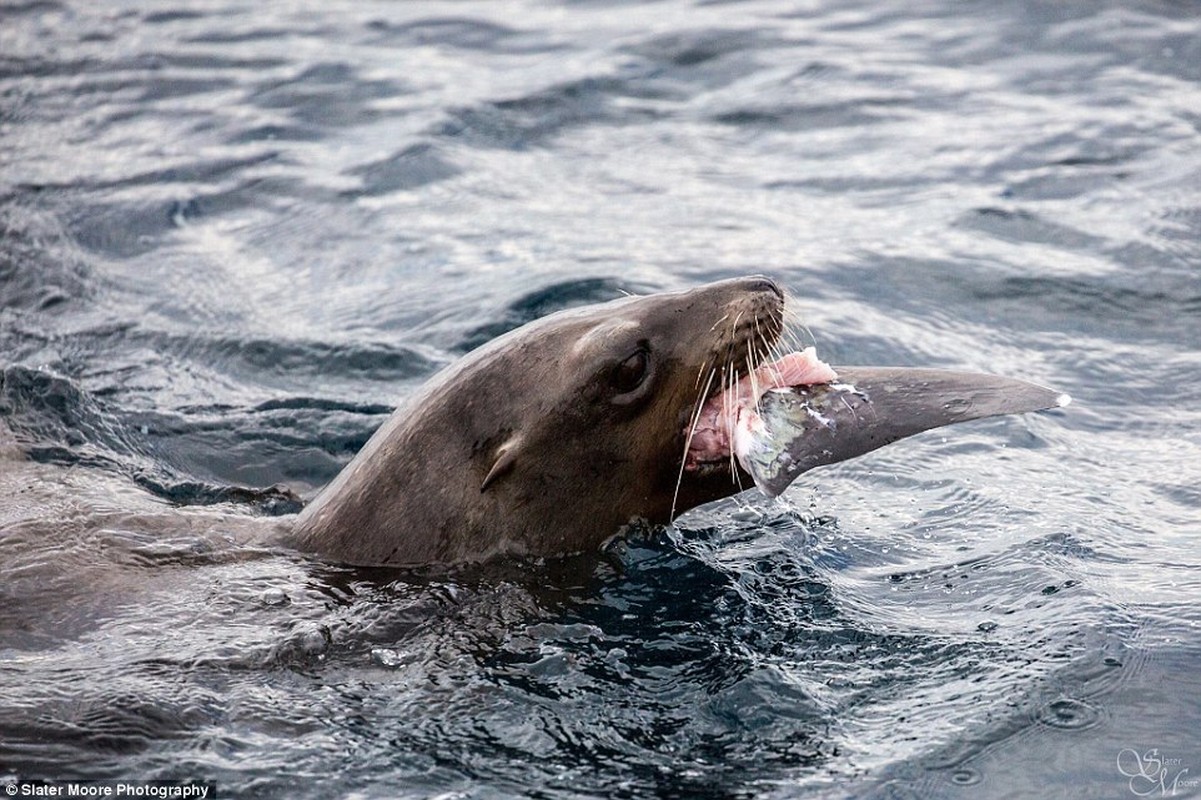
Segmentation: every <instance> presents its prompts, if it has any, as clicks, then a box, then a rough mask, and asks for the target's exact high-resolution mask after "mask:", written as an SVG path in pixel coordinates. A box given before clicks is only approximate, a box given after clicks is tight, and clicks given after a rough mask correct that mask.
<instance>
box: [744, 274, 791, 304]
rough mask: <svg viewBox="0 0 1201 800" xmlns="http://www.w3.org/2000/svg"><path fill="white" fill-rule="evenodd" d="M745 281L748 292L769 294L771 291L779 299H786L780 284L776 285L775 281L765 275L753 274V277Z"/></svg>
mask: <svg viewBox="0 0 1201 800" xmlns="http://www.w3.org/2000/svg"><path fill="white" fill-rule="evenodd" d="M744 283H745V286H746V290H747V291H748V292H755V293H759V294H767V293H769V292H770V293H771V294H774V295H775V296H776V298H777V299H779V300H783V299H784V291H783V290H782V289H781V288H780V287H779V286H778V285H776V282H775V281H773V280H772V279H771V278H768V277H767V276H765V275H752V276H751V277H749V278H746V279H745V281H744Z"/></svg>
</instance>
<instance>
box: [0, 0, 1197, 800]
mask: <svg viewBox="0 0 1201 800" xmlns="http://www.w3.org/2000/svg"><path fill="white" fill-rule="evenodd" d="M1199 109H1201V17H1199V16H1198V13H1197V8H1195V7H1194V6H1193V5H1191V4H1189V3H1168V2H1134V3H1105V2H1100V3H1098V2H1088V3H1084V2H1055V3H1040V2H1025V3H1005V4H997V3H986V2H935V3H925V4H920V8H919V7H915V6H914V4H910V3H890V2H851V3H848V2H829V1H826V0H818V1H817V2H810V3H783V2H770V1H769V0H751V1H749V2H742V3H705V2H700V3H689V2H676V1H675V0H665V2H659V3H650V4H623V5H619V6H613V5H611V4H608V3H596V2H564V3H552V2H543V3H538V2H530V3H524V2H491V3H482V2H455V3H449V2H448V3H438V2H430V3H388V2H349V1H345V2H323V3H295V4H287V5H285V6H279V7H276V6H273V5H271V4H238V3H235V2H230V0H212V1H211V2H203V1H201V0H190V1H186V2H176V3H173V4H171V5H166V4H149V5H148V4H145V3H134V2H121V1H120V0H116V1H114V2H105V3H85V2H56V1H55V0H45V1H40V0H35V1H34V2H11V1H10V0H0V368H2V369H3V373H2V378H3V379H2V383H0V419H3V421H4V423H5V424H6V425H7V426H8V427H10V428H12V430H13V431H14V432H15V434H16V436H17V437H18V439H19V441H20V442H21V443H22V446H23V448H24V449H25V450H26V451H28V452H29V453H30V454H31V455H32V457H33V459H34V460H33V463H32V464H24V465H21V466H16V465H15V462H11V461H10V462H5V463H4V464H3V465H2V466H3V468H4V469H7V470H9V471H10V472H12V471H15V470H18V469H20V470H23V471H24V472H22V475H26V476H32V477H31V478H29V480H31V481H32V483H31V484H29V485H32V486H35V487H36V491H35V494H37V495H38V501H39V502H40V503H42V504H43V505H42V506H39V507H46V504H47V503H49V504H50V507H53V508H54V509H56V510H57V511H56V514H57V516H54V517H53V519H56V520H62V522H61V524H56V526H54V527H52V528H51V532H50V534H48V535H39V536H35V535H33V534H32V533H30V531H31V530H32V529H37V526H33V528H32V529H31V528H30V526H28V525H24V524H23V523H22V522H21V509H22V508H26V507H29V506H28V505H22V504H23V503H24V504H28V503H30V502H32V501H31V500H29V499H28V498H24V499H21V498H17V499H14V498H13V497H8V498H4V499H0V523H2V524H0V608H2V610H0V777H5V778H6V779H16V778H21V779H36V778H49V779H67V778H72V777H86V778H112V777H137V778H162V779H168V778H170V779H192V780H206V781H213V782H215V783H216V784H217V785H218V786H219V787H220V789H221V791H222V792H224V793H226V794H227V796H272V797H273V796H288V797H329V796H366V797H396V796H404V797H427V796H442V797H473V798H475V797H481V798H483V797H489V798H490V797H517V796H534V797H555V798H585V797H648V796H658V797H731V796H734V797H751V796H754V797H773V798H774V797H781V798H783V797H880V798H902V797H920V798H931V797H959V796H965V797H966V796H971V797H1013V796H1049V797H1101V796H1105V797H1124V796H1133V794H1132V792H1136V791H1137V792H1143V791H1146V790H1148V789H1149V790H1151V791H1153V792H1154V796H1168V795H1171V794H1172V793H1173V792H1174V795H1172V796H1178V797H1180V796H1198V795H1201V735H1199V734H1198V731H1201V701H1199V700H1198V698H1199V697H1201V669H1199V667H1201V630H1199V629H1198V625H1199V623H1201V577H1198V575H1201V572H1199V571H1198V570H1199V567H1201V557H1199V556H1198V547H1197V544H1198V541H1199V537H1201V490H1199V489H1198V488H1197V487H1198V486H1201V380H1198V376H1201V356H1199V355H1198V353H1199V352H1201V277H1199V276H1201V189H1199V188H1198V187H1201V156H1199V155H1198V154H1199V153H1201V111H1199ZM752 272H756V273H766V274H770V275H772V276H773V277H775V278H776V279H777V280H778V281H779V282H780V283H781V284H782V285H784V286H786V287H787V288H788V289H789V291H790V292H791V293H792V295H793V300H794V301H795V303H796V304H797V307H798V308H799V309H800V310H801V312H802V316H803V319H804V322H805V324H806V325H807V327H808V329H809V331H811V334H812V337H813V338H814V339H815V340H816V343H817V345H818V348H819V352H820V353H821V354H822V356H823V357H824V358H826V359H827V360H829V361H831V362H832V363H835V364H893V365H914V366H939V367H950V368H959V369H971V370H983V371H993V372H998V373H1002V374H1009V375H1014V376H1019V377H1020V376H1025V377H1027V378H1029V379H1032V380H1035V381H1038V382H1041V383H1046V384H1049V385H1052V386H1055V387H1056V388H1058V389H1061V390H1063V391H1066V392H1069V393H1071V394H1072V395H1073V397H1074V398H1075V402H1074V403H1073V405H1072V406H1070V407H1069V408H1068V409H1066V410H1064V411H1060V412H1054V413H1050V414H1044V415H1035V416H1025V417H1020V418H1006V419H999V420H992V421H981V422H977V423H972V424H970V425H967V426H963V427H960V428H955V429H948V430H946V431H939V432H934V433H931V434H927V435H924V436H922V437H919V438H917V439H914V440H910V441H908V442H905V443H902V444H898V445H895V446H892V447H890V448H887V449H885V450H883V451H880V452H877V453H875V454H872V455H870V456H868V457H865V458H862V459H859V460H857V461H855V462H852V463H847V464H842V465H838V466H836V467H832V468H828V469H823V470H819V471H816V472H814V473H811V474H810V475H808V476H806V477H805V478H803V479H802V480H801V481H799V482H798V483H797V484H794V486H793V487H792V488H791V489H790V490H789V491H788V492H787V493H786V494H785V495H784V498H783V499H782V500H781V501H779V502H776V503H772V502H768V501H767V500H765V499H764V498H762V497H761V496H758V495H757V494H755V493H753V492H752V493H748V494H745V495H742V496H740V497H738V498H736V499H733V500H730V501H727V502H723V503H720V504H717V505H716V506H713V507H709V508H706V509H702V510H700V511H698V512H695V513H693V514H690V515H688V516H686V517H685V518H683V519H682V520H680V522H679V524H678V525H676V526H674V527H672V528H670V529H668V530H666V531H650V532H647V533H646V534H645V535H643V536H642V537H638V538H636V539H635V540H633V541H631V542H630V543H628V544H625V545H619V546H618V547H616V548H614V549H613V550H611V551H610V552H608V553H606V554H602V555H596V554H592V555H589V556H582V557H578V558H570V559H565V560H555V561H550V562H508V563H501V564H493V565H489V566H487V567H484V568H477V569H471V570H466V571H463V572H456V573H450V574H447V573H439V572H437V571H433V570H418V571H406V572H395V571H393V572H383V571H363V570H349V569H346V568H343V567H340V566H338V565H334V564H325V563H322V562H320V561H318V560H314V559H311V558H307V557H305V556H302V555H300V554H296V553H291V552H288V551H286V550H278V549H271V548H255V547H245V546H239V545H237V544H235V543H232V542H230V541H229V540H228V539H227V538H226V537H225V536H223V533H222V529H221V528H220V526H218V528H217V529H216V530H207V531H206V530H205V529H204V526H203V525H202V524H201V523H195V520H197V519H203V518H205V515H206V514H207V515H211V514H213V513H217V512H221V513H227V514H233V515H241V516H245V515H247V514H254V515H258V516H260V517H262V518H263V519H265V520H267V521H268V522H269V521H270V518H272V517H273V515H280V514H288V513H291V512H294V511H295V510H296V508H297V507H298V506H299V505H300V503H302V502H303V500H304V499H305V498H308V497H311V495H312V493H313V492H314V491H315V490H316V489H317V488H319V487H320V486H321V485H323V484H324V483H325V482H326V481H328V480H329V479H330V478H331V477H332V476H333V475H334V474H336V472H337V470H338V469H339V467H340V466H341V465H342V464H344V463H345V462H346V461H347V460H348V459H349V458H350V457H351V456H352V455H353V453H354V452H355V451H356V450H357V449H358V448H359V447H361V446H362V444H363V443H364V442H365V441H366V439H367V437H368V436H369V435H370V433H371V432H372V431H373V430H374V429H375V428H376V427H377V426H378V425H379V424H380V423H381V422H382V420H383V419H384V418H385V416H386V415H387V414H388V413H389V412H390V410H391V409H392V408H393V407H394V406H395V405H396V404H397V403H399V402H400V401H402V400H403V398H404V397H405V396H406V395H408V394H409V393H411V392H412V391H413V390H414V389H415V388H416V387H417V386H418V385H420V383H421V382H422V381H424V380H425V379H426V378H427V377H429V376H430V375H431V374H433V373H434V372H435V371H436V370H437V369H439V368H440V367H442V366H444V365H446V364H448V363H450V362H452V361H453V360H454V359H456V358H457V357H459V356H460V355H461V354H462V353H464V352H466V351H467V350H469V349H471V348H473V347H475V346H477V345H479V344H481V343H483V342H485V341H487V340H488V339H490V338H492V337H493V336H495V335H497V334H499V333H500V332H503V331H505V330H508V329H510V328H512V327H514V326H516V325H519V324H521V323H522V322H524V321H527V320H530V319H533V318H536V317H538V316H541V315H543V314H545V313H548V312H551V311H553V310H556V309H559V308H563V307H567V306H572V305H577V304H581V303H586V302H592V301H599V300H605V299H610V298H613V297H617V296H620V295H621V294H622V293H624V292H645V291H653V290H666V289H678V288H683V287H688V286H693V285H696V284H698V283H700V282H703V281H707V280H712V279H716V278H722V277H731V276H737V275H744V274H747V273H752ZM271 487H279V488H276V489H271ZM47 498H50V499H47ZM51 499H52V500H53V502H51ZM83 500H87V501H88V502H89V503H91V504H92V505H93V506H94V505H97V504H99V505H103V506H105V507H107V508H109V509H110V510H111V512H112V513H113V514H114V515H116V516H114V517H113V520H114V521H113V522H112V523H111V524H107V525H105V526H101V527H100V528H99V530H98V532H97V528H96V526H94V525H92V526H89V525H88V524H86V523H87V520H84V521H82V522H81V521H80V520H78V519H77V518H75V517H72V515H71V509H72V507H73V503H76V502H82V501H83ZM179 509H182V510H183V511H184V512H186V514H185V515H184V516H182V517H181V521H180V522H179V524H178V527H177V529H175V528H173V529H172V530H173V532H172V534H171V535H169V536H166V537H163V536H162V535H161V534H160V535H157V536H151V535H148V534H146V533H145V530H144V529H143V530H140V529H139V526H138V525H137V524H136V520H134V519H131V518H130V517H129V516H122V515H129V514H145V515H156V514H172V513H179ZM44 528H45V526H42V528H41V529H43V530H44ZM1152 750H1155V751H1156V752H1157V753H1158V754H1159V756H1160V757H1161V761H1160V762H1157V763H1159V764H1160V765H1161V766H1162V768H1163V769H1166V770H1168V772H1167V773H1165V774H1162V775H1161V774H1160V772H1159V767H1156V768H1154V769H1153V768H1152V767H1153V765H1152V761H1151V760H1150V759H1149V758H1147V757H1146V756H1147V754H1148V753H1150V751H1152ZM1163 765H1168V766H1163ZM1161 780H1162V782H1160V781H1161Z"/></svg>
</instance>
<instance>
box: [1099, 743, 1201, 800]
mask: <svg viewBox="0 0 1201 800" xmlns="http://www.w3.org/2000/svg"><path fill="white" fill-rule="evenodd" d="M1188 771H1189V768H1188V767H1184V766H1182V762H1181V760H1180V759H1179V758H1168V757H1166V756H1163V755H1160V752H1159V748H1158V747H1153V748H1151V749H1150V750H1148V751H1146V752H1145V753H1139V752H1138V751H1137V750H1135V749H1134V748H1133V747H1125V748H1123V749H1121V750H1119V751H1118V772H1120V773H1122V775H1124V776H1125V777H1127V778H1129V779H1130V784H1129V785H1130V793H1131V794H1133V795H1135V796H1136V797H1150V796H1152V795H1158V796H1159V797H1175V796H1176V793H1177V792H1178V791H1180V790H1181V789H1192V788H1195V787H1197V786H1198V785H1201V780H1197V779H1196V778H1186V776H1187V775H1188Z"/></svg>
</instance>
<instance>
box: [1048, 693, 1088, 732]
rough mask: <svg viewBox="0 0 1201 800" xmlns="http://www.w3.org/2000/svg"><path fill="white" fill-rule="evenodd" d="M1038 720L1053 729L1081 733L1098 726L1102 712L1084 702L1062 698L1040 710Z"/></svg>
mask: <svg viewBox="0 0 1201 800" xmlns="http://www.w3.org/2000/svg"><path fill="white" fill-rule="evenodd" d="M1037 718H1038V721H1039V722H1041V723H1043V724H1044V725H1050V726H1051V727H1052V728H1060V729H1062V730H1068V731H1079V730H1084V729H1086V728H1091V727H1093V726H1094V725H1096V724H1097V722H1098V721H1099V720H1100V718H1101V712H1099V711H1097V709H1095V708H1093V707H1092V706H1090V705H1089V704H1088V703H1085V702H1084V701H1083V700H1076V699H1073V698H1071V697H1061V698H1059V699H1058V700H1052V701H1051V702H1050V703H1047V704H1046V705H1045V706H1043V707H1042V708H1040V709H1039V710H1038V714H1037Z"/></svg>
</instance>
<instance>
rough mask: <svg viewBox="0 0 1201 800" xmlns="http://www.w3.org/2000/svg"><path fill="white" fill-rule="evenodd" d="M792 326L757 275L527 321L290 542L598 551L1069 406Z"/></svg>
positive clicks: (372, 559) (385, 444)
mask: <svg viewBox="0 0 1201 800" xmlns="http://www.w3.org/2000/svg"><path fill="white" fill-rule="evenodd" d="M783 320H784V294H783V292H781V291H780V288H779V287H778V286H777V285H776V284H775V283H774V282H772V281H771V280H769V279H767V278H763V277H750V278H742V279H735V280H726V281H720V282H717V283H711V284H708V285H706V286H701V287H699V288H695V289H691V290H687V291H681V292H671V293H664V294H655V295H649V296H644V297H627V298H624V299H620V300H615V301H612V302H609V303H604V304H601V305H596V306H589V307H586V308H578V309H572V310H568V311H562V312H559V313H557V314H552V315H550V316H548V317H545V318H543V319H540V320H538V321H535V322H533V323H530V324H528V325H525V326H523V327H521V328H518V329H517V330H514V331H511V332H510V333H508V334H505V335H504V336H501V337H499V338H497V339H495V340H493V341H492V342H490V343H488V344H486V345H484V346H483V347H481V348H479V349H478V350H476V351H474V352H472V353H470V354H468V355H467V356H465V357H464V358H463V359H461V360H460V361H459V362H458V363H456V364H455V365H453V366H451V367H450V368H448V369H446V370H445V371H443V372H441V373H440V374H438V375H436V376H434V378H433V379H431V380H430V381H429V383H427V384H426V385H425V387H424V388H422V389H421V390H419V391H418V392H417V393H416V394H415V395H414V396H413V397H412V398H410V400H409V401H408V402H407V403H406V404H405V405H404V406H403V407H401V408H400V409H398V410H397V411H395V412H394V413H393V415H392V416H391V417H390V418H389V420H388V421H387V422H385V423H384V425H383V426H382V427H381V428H380V429H379V430H378V431H377V432H376V434H375V435H374V436H373V437H372V438H371V440H370V441H369V442H368V443H367V445H366V446H365V447H364V448H363V450H362V451H361V452H360V453H359V454H358V455H357V456H355V458H354V459H353V460H352V461H351V462H350V464H348V465H347V466H346V468H345V469H344V470H343V471H342V472H341V474H339V475H338V476H337V478H335V480H334V481H333V482H332V483H331V484H330V485H329V486H327V487H326V488H325V490H324V491H322V492H321V493H320V494H319V495H318V496H317V498H316V499H315V500H314V501H313V502H312V503H311V504H310V505H309V506H308V508H306V509H305V510H304V511H303V512H301V514H300V516H299V518H298V519H297V521H296V524H295V526H294V528H293V531H292V533H291V536H290V542H291V543H292V544H294V545H295V546H297V547H299V548H301V549H305V550H309V551H313V552H317V553H320V554H322V555H324V556H327V557H330V558H334V559H337V560H340V561H344V562H349V563H353V564H360V565H411V564H429V563H451V562H456V561H465V560H482V559H485V558H488V557H490V556H493V555H497V554H500V553H519V554H533V555H559V554H566V553H572V552H581V551H586V550H593V549H596V548H598V547H599V546H600V545H601V544H602V543H603V542H604V541H605V540H607V539H609V538H610V537H612V536H613V535H615V534H616V533H618V532H619V531H620V530H621V529H622V528H623V526H626V525H628V524H629V523H630V522H631V521H635V520H641V521H643V522H645V523H648V524H652V525H655V524H666V523H668V522H670V521H671V520H672V519H673V518H674V517H675V515H676V514H679V513H682V512H684V511H687V510H689V509H691V508H694V507H696V506H698V505H701V504H702V503H706V502H709V501H712V500H717V499H719V498H722V497H727V496H729V495H732V494H735V493H737V492H739V491H741V490H742V489H744V488H750V487H751V486H753V485H755V484H756V482H758V485H759V486H760V488H762V489H763V490H764V492H765V493H767V494H769V495H775V494H778V493H779V492H780V491H782V490H783V489H784V488H785V487H786V486H787V485H788V484H789V483H791V482H792V481H793V480H794V479H795V478H796V477H797V476H798V475H800V474H801V473H802V472H805V471H807V470H808V469H812V468H813V467H816V466H821V465H823V464H831V463H834V462H837V461H842V460H846V459H848V458H853V457H855V456H858V455H861V454H863V453H866V452H868V451H870V450H874V449H876V448H878V447H883V446H885V445H887V444H889V443H891V442H894V441H896V440H898V439H900V438H903V437H906V436H911V435H913V434H915V433H919V432H921V431H924V430H928V429H930V428H935V427H939V426H942V425H949V424H952V423H955V422H962V421H966V420H970V419H978V418H980V417H985V416H993V415H997V414H1012V413H1021V412H1025V411H1036V410H1041V409H1045V408H1054V407H1056V406H1060V405H1063V404H1065V403H1066V396H1065V395H1061V394H1059V393H1058V392H1055V391H1052V390H1050V389H1046V388H1044V387H1040V386H1036V385H1034V384H1030V383H1027V382H1025V381H1020V380H1015V379H1011V378H1001V377H997V376H992V375H980V374H973V373H959V372H947V371H936V370H909V369H898V368H892V367H886V368H862V367H854V368H831V367H829V366H828V365H826V364H825V363H824V362H821V361H820V360H818V359H817V358H816V356H815V354H814V352H813V351H812V349H807V350H805V351H804V352H801V353H789V354H782V353H780V352H778V351H777V349H776V348H777V345H778V342H779V340H780V337H781V332H782V331H783V328H784V325H783ZM839 375H841V376H842V377H841V379H839V378H838V376H839ZM836 380H841V381H842V382H836ZM848 381H850V382H848ZM856 384H857V385H856ZM798 390H799V393H797V392H798ZM779 392H784V394H779ZM746 425H749V426H750V428H752V429H754V430H756V431H759V433H756V434H753V438H752V440H750V442H749V444H747V443H746V442H742V443H741V444H736V441H737V440H739V439H740V437H741V433H742V431H740V428H742V427H745V426H746ZM752 474H753V476H754V477H752Z"/></svg>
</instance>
